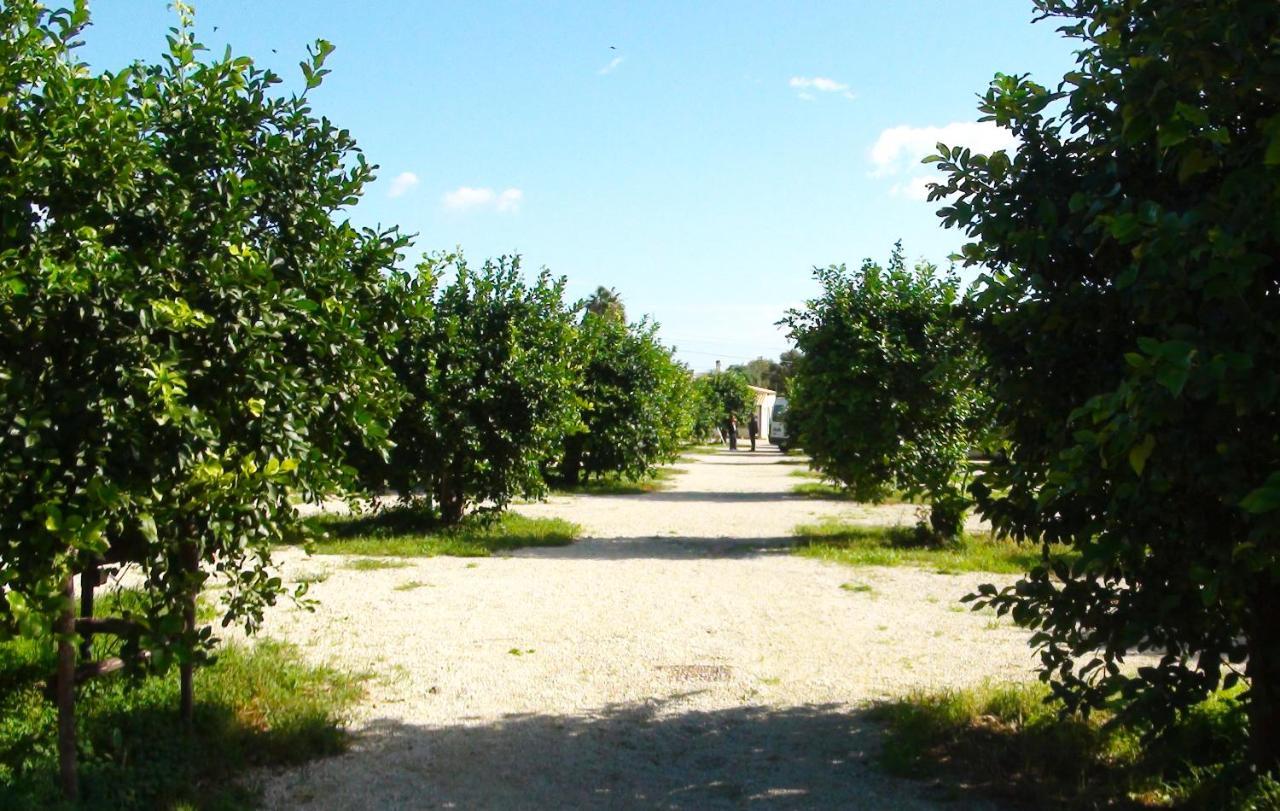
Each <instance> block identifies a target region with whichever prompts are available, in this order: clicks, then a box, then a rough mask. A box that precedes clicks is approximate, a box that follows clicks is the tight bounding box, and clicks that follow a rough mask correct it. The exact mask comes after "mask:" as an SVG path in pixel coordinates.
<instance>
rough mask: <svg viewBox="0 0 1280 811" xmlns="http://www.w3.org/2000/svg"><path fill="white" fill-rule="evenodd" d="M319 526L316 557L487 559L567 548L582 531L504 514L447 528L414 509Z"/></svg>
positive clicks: (327, 518) (554, 521) (335, 518)
mask: <svg viewBox="0 0 1280 811" xmlns="http://www.w3.org/2000/svg"><path fill="white" fill-rule="evenodd" d="M320 523H321V526H322V527H323V528H324V529H325V531H326V535H327V537H324V538H321V539H319V540H317V541H315V544H314V551H315V552H316V553H317V554H321V555H379V556H383V557H434V556H436V555H452V556H455V557H487V556H489V555H492V554H494V553H495V552H508V551H510V550H513V549H520V548H521V547H526V546H565V545H567V544H570V543H573V541H574V539H575V538H577V537H578V535H579V533H580V532H581V531H582V529H581V527H579V526H578V525H577V524H574V523H571V522H569V521H564V520H562V519H559V518H528V517H525V516H523V515H518V514H516V513H504V514H503V515H501V516H499V517H498V518H496V519H492V520H490V521H483V520H481V519H480V518H479V517H471V518H468V519H466V520H464V521H463V522H462V523H461V524H459V525H457V526H454V527H448V528H442V527H439V526H436V525H433V524H432V523H431V521H430V520H428V519H425V518H424V517H423V516H422V515H421V513H418V512H416V511H413V510H410V509H388V510H379V511H377V512H374V513H369V514H366V515H343V516H335V515H331V516H325V517H324V518H322V519H321V520H320ZM378 568H383V567H381V566H380V567H378Z"/></svg>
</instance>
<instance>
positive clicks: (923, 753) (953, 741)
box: [871, 683, 1280, 809]
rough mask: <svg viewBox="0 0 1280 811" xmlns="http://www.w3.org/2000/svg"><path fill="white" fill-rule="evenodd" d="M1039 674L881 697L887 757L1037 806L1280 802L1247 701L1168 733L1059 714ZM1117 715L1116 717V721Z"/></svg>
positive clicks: (976, 791)
mask: <svg viewBox="0 0 1280 811" xmlns="http://www.w3.org/2000/svg"><path fill="white" fill-rule="evenodd" d="M1047 695H1048V688H1047V687H1045V686H1043V685H1041V684H1038V683H1033V684H1021V685H1019V684H1013V685H985V686H982V687H979V688H974V689H968V690H958V691H945V692H940V693H914V694H912V695H909V696H908V697H907V698H904V699H901V700H898V701H893V702H889V703H886V704H882V705H880V706H878V707H875V708H873V709H872V710H871V717H872V718H873V719H874V720H877V721H879V722H881V723H883V724H884V725H885V744H884V748H883V750H882V753H881V762H882V764H883V766H884V767H885V769H886V770H887V771H889V772H891V773H892V774H895V775H897V776H900V777H910V778H917V779H928V780H931V781H934V782H935V783H936V784H937V785H938V786H940V787H942V788H943V789H944V790H946V791H947V792H948V793H949V794H951V795H952V796H953V798H956V799H959V798H961V797H974V798H976V797H984V798H992V799H1000V800H1012V801H1014V802H1016V803H1018V804H1024V803H1025V804H1026V806H1027V807H1035V808H1168V807H1175V808H1195V809H1226V808H1237V809H1263V808H1280V782H1277V781H1276V779H1275V776H1274V775H1273V776H1272V777H1267V776H1262V777H1257V776H1255V775H1251V774H1250V773H1249V770H1248V768H1247V767H1246V765H1245V764H1244V763H1243V761H1242V760H1241V757H1242V755H1243V753H1244V752H1245V751H1246V746H1245V719H1244V707H1243V704H1242V703H1241V702H1240V701H1239V700H1238V699H1237V698H1236V697H1235V696H1234V695H1233V694H1229V693H1220V694H1218V695H1217V696H1215V697H1213V698H1211V699H1209V700H1208V701H1206V702H1204V703H1203V704H1200V705H1199V706H1197V707H1195V708H1193V709H1192V710H1191V711H1190V712H1189V713H1187V714H1186V715H1185V716H1184V717H1183V718H1182V719H1181V720H1180V721H1179V722H1178V724H1177V725H1176V726H1175V727H1174V728H1173V729H1171V730H1170V731H1169V732H1168V733H1167V734H1166V735H1164V736H1162V737H1161V738H1157V739H1154V740H1150V741H1144V737H1143V736H1144V729H1143V728H1142V727H1140V726H1138V725H1136V724H1134V723H1126V722H1122V721H1120V720H1119V719H1116V718H1113V717H1112V716H1111V715H1110V714H1109V713H1107V712H1100V713H1094V715H1093V716H1092V717H1091V718H1090V719H1088V720H1082V719H1079V718H1062V717H1060V716H1059V713H1058V709H1057V706H1056V705H1053V704H1046V703H1045V698H1046V696H1047ZM1109 721H1110V722H1111V723H1108V722H1109Z"/></svg>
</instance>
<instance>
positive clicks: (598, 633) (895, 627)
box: [265, 446, 1033, 809]
mask: <svg viewBox="0 0 1280 811" xmlns="http://www.w3.org/2000/svg"><path fill="white" fill-rule="evenodd" d="M765 447H766V448H768V446H765ZM793 462H794V459H793V458H791V457H781V456H780V455H779V454H777V453H776V452H774V451H772V449H768V450H766V451H762V452H759V453H756V454H751V453H747V452H741V451H740V452H738V453H737V454H730V453H729V452H727V451H722V452H719V453H709V454H703V455H698V456H696V457H695V459H694V461H693V462H690V463H687V464H684V465H681V467H682V468H684V469H685V470H686V472H685V473H683V474H682V475H680V476H678V477H677V478H676V479H675V487H674V488H673V489H672V490H669V491H666V492H659V493H652V494H645V495H638V496H578V497H557V498H554V499H552V500H551V501H550V502H548V503H544V504H533V505H526V506H522V507H520V508H518V509H519V510H520V511H521V512H524V513H527V514H530V515H555V516H563V517H566V518H569V519H571V520H574V521H577V522H578V523H580V524H582V525H583V527H584V528H585V530H586V535H587V536H588V537H587V538H586V539H585V540H582V541H579V542H578V543H575V544H573V545H572V546H568V547H559V548H550V549H530V550H522V551H520V552H518V553H516V554H514V555H511V556H509V557H495V558H485V559H479V560H465V559H456V558H429V559H422V560H414V561H410V562H409V565H408V566H405V567H403V568H394V569H383V570H376V571H354V570H351V569H347V568H344V562H345V561H344V559H343V558H340V557H314V558H310V559H307V558H303V557H301V556H300V555H299V554H297V553H288V554H287V555H286V557H285V559H284V564H285V566H284V569H285V573H286V579H297V578H300V577H307V576H315V575H327V578H326V579H324V580H323V582H318V583H316V584H315V585H314V586H313V587H312V589H313V590H312V594H313V595H314V596H315V597H317V598H318V599H319V600H320V606H319V608H318V610H317V611H316V612H314V613H306V612H302V611H298V610H296V609H291V608H282V609H278V610H277V612H276V614H275V616H273V617H272V618H271V620H270V621H269V622H268V625H267V627H268V629H269V632H270V633H271V634H273V635H275V636H279V637H281V638H285V639H289V640H291V641H293V642H295V643H298V644H299V645H301V646H302V647H303V649H304V651H305V652H306V653H307V655H308V656H311V657H313V658H314V659H315V660H316V661H318V662H328V663H332V662H335V661H336V662H340V663H341V666H343V667H347V668H350V669H352V670H355V671H362V672H371V673H375V674H377V676H376V677H375V678H373V679H371V680H370V682H369V695H368V697H367V699H366V701H365V702H364V703H363V705H362V706H361V707H360V708H359V709H358V711H357V714H356V717H355V719H353V724H352V728H353V730H354V731H355V732H356V733H357V736H356V741H355V745H354V747H353V748H352V750H351V751H350V752H348V753H347V754H344V755H342V756H339V757H335V758H331V759H328V760H323V761H319V762H315V763H312V764H309V765H307V766H305V767H303V768H301V769H297V770H292V771H288V772H284V773H282V774H277V775H273V776H271V777H270V778H269V779H267V780H266V783H265V788H266V797H267V803H268V805H269V806H270V807H275V808H308V809H338V808H378V809H382V808H739V807H745V806H752V807H756V806H760V807H766V808H772V807H779V808H833V807H836V808H885V809H889V808H893V809H897V808H933V807H935V804H936V806H937V807H942V806H943V805H945V807H947V808H957V807H960V806H958V805H957V803H955V802H954V801H951V802H944V801H943V799H941V798H938V797H934V796H933V795H931V794H930V793H929V792H928V790H927V788H925V787H922V786H921V785H919V784H915V783H910V782H905V781H899V780H893V779H891V778H888V777H885V776H883V775H882V774H880V773H879V772H878V771H877V769H876V767H875V765H874V756H875V752H876V747H877V738H876V735H877V733H876V729H875V726H874V725H873V724H871V723H869V722H867V721H866V720H865V719H864V718H863V717H862V715H861V709H862V708H865V706H866V705H867V703H868V702H870V701H873V700H875V699H879V698H884V697H890V696H898V695H902V694H903V693H904V692H907V691H909V690H912V689H915V688H937V687H942V686H962V685H969V684H974V683H977V682H980V681H982V680H984V679H988V678H995V679H1004V678H1026V677H1028V675H1029V673H1030V672H1031V668H1032V665H1033V660H1032V655H1031V652H1030V651H1029V649H1028V648H1027V646H1026V641H1025V634H1024V632H1022V631H1020V630H1018V629H1016V628H1012V627H1010V626H1009V625H1008V624H1006V623H1003V622H995V621H993V619H992V618H991V617H990V616H989V615H983V614H972V613H969V612H967V611H964V610H962V609H960V607H959V606H958V605H957V603H956V600H957V599H958V598H959V597H960V596H961V595H963V594H965V593H966V592H968V591H970V590H972V589H973V587H974V586H976V585H977V584H978V583H980V582H984V581H989V580H991V579H993V576H989V575H959V576H949V575H940V574H935V573H932V572H928V571H923V570H919V569H911V568H850V567H844V566H838V565H831V564H824V563H821V562H817V561H813V560H809V559H804V558H800V557H796V556H793V555H790V554H788V547H789V544H790V540H789V537H788V536H789V535H790V531H791V530H792V528H793V527H794V526H795V525H796V524H799V523H804V522H808V521H813V520H815V519H819V518H821V517H824V516H836V517H847V518H851V519H855V520H860V521H866V522H868V523H886V522H887V523H897V522H904V523H906V522H911V521H913V520H914V508H912V507H901V506H889V507H874V508H873V507H866V506H863V505H855V504H851V503H847V502H828V501H813V500H807V499H801V498H796V497H793V496H791V495H789V491H790V490H791V488H792V486H793V485H794V484H795V483H796V482H797V481H798V480H797V479H796V478H794V477H792V476H791V475H790V473H791V471H793V470H796V469H798V468H797V467H796V466H795V465H794V464H793ZM415 584H416V585H415ZM844 584H853V585H860V586H861V585H865V586H869V587H870V590H869V591H867V590H860V591H854V590H851V589H849V588H841V586H842V585H844ZM406 586H412V587H410V588H406Z"/></svg>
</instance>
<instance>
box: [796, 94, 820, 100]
mask: <svg viewBox="0 0 1280 811" xmlns="http://www.w3.org/2000/svg"><path fill="white" fill-rule="evenodd" d="M798 98H799V99H800V100H801V101H816V100H817V98H818V97H817V96H815V95H813V94H812V93H801V94H800V95H799V96H798Z"/></svg>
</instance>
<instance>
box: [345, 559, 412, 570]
mask: <svg viewBox="0 0 1280 811" xmlns="http://www.w3.org/2000/svg"><path fill="white" fill-rule="evenodd" d="M408 565H409V564H407V563H405V562H404V561H402V560H384V559H382V558H356V559H355V560H349V561H347V562H346V563H345V564H343V566H342V568H344V569H354V570H355V571H357V572H376V571H378V570H379V569H403V568H404V567H406V566H408Z"/></svg>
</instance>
